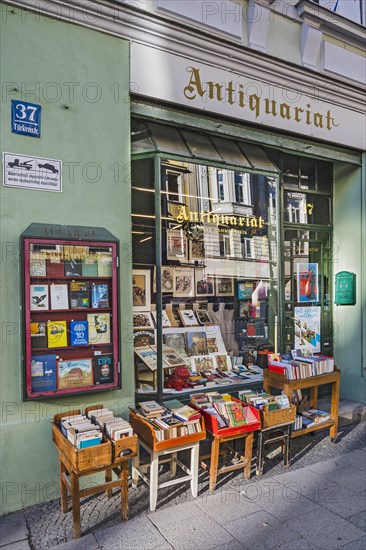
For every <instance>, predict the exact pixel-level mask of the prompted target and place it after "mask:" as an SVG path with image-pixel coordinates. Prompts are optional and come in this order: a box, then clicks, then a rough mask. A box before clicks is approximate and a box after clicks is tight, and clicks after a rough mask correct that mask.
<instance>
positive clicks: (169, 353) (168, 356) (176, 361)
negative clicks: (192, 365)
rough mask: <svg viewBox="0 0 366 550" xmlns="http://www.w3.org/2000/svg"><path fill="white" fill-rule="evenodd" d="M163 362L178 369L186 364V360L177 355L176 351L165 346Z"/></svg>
mask: <svg viewBox="0 0 366 550" xmlns="http://www.w3.org/2000/svg"><path fill="white" fill-rule="evenodd" d="M163 362H164V363H165V364H166V365H167V366H168V367H177V366H181V365H185V364H186V362H185V360H184V359H183V357H181V356H180V355H179V353H177V352H176V351H175V350H174V349H172V348H168V347H165V346H164V347H163Z"/></svg>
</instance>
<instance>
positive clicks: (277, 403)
mask: <svg viewBox="0 0 366 550" xmlns="http://www.w3.org/2000/svg"><path fill="white" fill-rule="evenodd" d="M239 399H241V400H242V401H244V402H245V403H248V405H252V406H253V407H256V408H257V409H259V410H264V411H275V410H278V409H289V408H290V402H289V399H288V397H287V395H285V394H280V395H275V396H274V395H271V394H269V393H266V392H264V391H255V390H243V391H240V392H239Z"/></svg>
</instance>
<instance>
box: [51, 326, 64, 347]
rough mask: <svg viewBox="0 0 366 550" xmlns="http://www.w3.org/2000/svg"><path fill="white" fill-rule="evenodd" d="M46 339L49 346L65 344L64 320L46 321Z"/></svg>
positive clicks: (62, 345)
mask: <svg viewBox="0 0 366 550" xmlns="http://www.w3.org/2000/svg"><path fill="white" fill-rule="evenodd" d="M47 339H48V347H49V348H61V347H65V346H67V324H66V321H48V323H47Z"/></svg>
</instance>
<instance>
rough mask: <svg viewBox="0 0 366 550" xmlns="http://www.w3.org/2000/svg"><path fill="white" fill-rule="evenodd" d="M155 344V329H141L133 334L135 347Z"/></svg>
mask: <svg viewBox="0 0 366 550" xmlns="http://www.w3.org/2000/svg"><path fill="white" fill-rule="evenodd" d="M154 345H155V331H154V330H139V331H136V332H134V334H133V347H134V348H144V347H147V346H154Z"/></svg>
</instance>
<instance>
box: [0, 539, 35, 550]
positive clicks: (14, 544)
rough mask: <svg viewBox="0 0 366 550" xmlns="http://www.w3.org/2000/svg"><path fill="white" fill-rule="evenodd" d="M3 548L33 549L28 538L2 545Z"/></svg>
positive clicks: (13, 549)
mask: <svg viewBox="0 0 366 550" xmlns="http://www.w3.org/2000/svg"><path fill="white" fill-rule="evenodd" d="M1 550H31V547H30V545H29V542H28V541H27V540H18V541H17V542H12V543H11V544H6V545H5V546H2V545H1Z"/></svg>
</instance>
